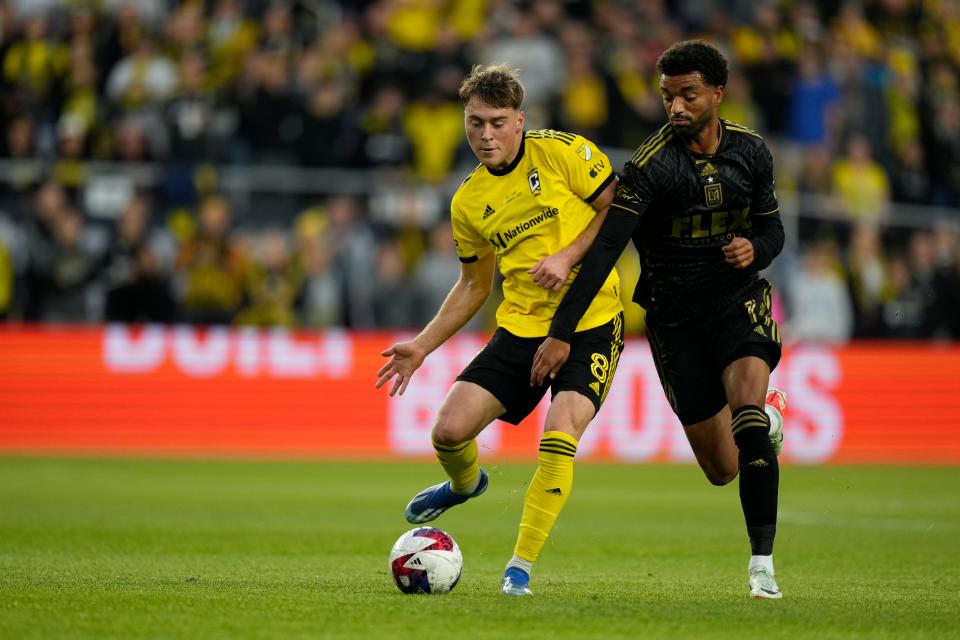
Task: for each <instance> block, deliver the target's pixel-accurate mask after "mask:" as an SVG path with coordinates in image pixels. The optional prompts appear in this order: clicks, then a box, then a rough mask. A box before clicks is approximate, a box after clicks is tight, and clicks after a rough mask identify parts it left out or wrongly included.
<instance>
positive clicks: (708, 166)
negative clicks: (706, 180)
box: [700, 160, 717, 177]
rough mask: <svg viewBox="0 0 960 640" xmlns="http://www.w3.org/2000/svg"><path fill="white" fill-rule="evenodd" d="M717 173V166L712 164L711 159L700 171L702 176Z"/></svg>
mask: <svg viewBox="0 0 960 640" xmlns="http://www.w3.org/2000/svg"><path fill="white" fill-rule="evenodd" d="M715 173H717V168H716V167H714V166H713V165H712V164H710V161H709V160H708V161H707V164H706V165H705V166H704V167H703V169H702V170H701V171H700V177H703V176H712V175H714V174H715Z"/></svg>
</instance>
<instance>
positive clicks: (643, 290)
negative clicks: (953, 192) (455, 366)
mask: <svg viewBox="0 0 960 640" xmlns="http://www.w3.org/2000/svg"><path fill="white" fill-rule="evenodd" d="M657 71H658V72H659V74H660V89H661V92H662V94H663V104H664V108H665V109H666V112H667V116H668V118H669V122H668V123H667V124H666V125H665V126H664V127H663V128H662V129H660V130H659V131H658V132H657V133H655V134H654V135H652V136H651V137H650V138H648V139H647V141H646V142H645V143H644V144H643V145H641V146H640V148H639V149H638V150H637V152H636V154H635V155H634V156H633V158H632V159H631V160H630V161H629V162H627V163H626V165H625V167H624V169H623V174H622V175H621V176H620V184H619V186H618V188H617V194H616V197H615V198H614V201H613V203H612V204H611V207H610V210H609V212H608V214H607V217H606V220H605V221H604V223H603V226H602V227H601V229H600V232H599V234H598V235H597V237H596V239H595V240H594V242H593V244H592V246H591V248H590V249H589V251H588V252H587V254H586V255H585V256H584V259H583V262H582V263H581V267H580V272H579V274H578V275H577V277H576V279H575V280H574V282H573V284H572V285H571V287H570V289H569V290H568V291H567V293H566V295H565V297H564V299H563V301H562V302H561V303H560V305H559V306H558V308H557V311H556V314H555V315H554V319H553V321H552V323H551V327H550V333H549V336H548V338H547V339H546V340H544V342H543V344H542V345H541V346H540V348H539V350H538V352H537V355H536V356H535V359H534V366H533V367H532V369H531V384H535V385H539V384H541V383H542V382H543V381H544V380H545V379H548V378H550V377H552V376H553V375H555V373H556V371H557V370H558V367H560V366H561V365H562V364H563V363H564V362H565V361H566V357H567V356H566V354H567V351H568V349H569V347H568V342H569V341H570V339H571V338H570V336H571V333H572V327H573V326H574V325H576V323H577V320H578V319H579V317H580V314H581V313H582V311H583V310H584V309H585V308H586V307H587V305H589V303H590V300H591V299H592V297H593V296H594V295H595V292H596V291H597V290H598V288H599V286H600V284H601V283H602V282H603V281H604V279H605V278H606V276H607V273H609V272H610V270H611V269H613V267H614V264H615V263H616V261H617V258H618V257H619V256H620V253H621V252H622V251H623V248H624V247H625V246H626V244H627V242H628V241H629V239H630V238H633V242H634V244H635V245H636V247H637V250H638V251H639V254H640V260H641V275H640V280H639V282H638V284H637V288H636V292H635V294H634V301H635V302H637V303H638V304H640V305H641V306H643V307H644V308H645V309H646V310H647V337H648V339H649V342H650V349H651V352H652V353H653V358H654V361H655V363H656V366H657V372H658V373H659V375H660V381H661V383H662V386H663V389H664V392H665V394H666V396H667V399H668V401H669V402H670V405H671V407H672V408H673V410H674V412H675V413H676V414H677V416H678V417H679V419H680V422H681V423H682V424H683V428H684V431H685V432H686V435H687V439H688V440H689V442H690V445H691V447H692V448H693V451H694V454H695V455H696V458H697V461H698V462H699V463H700V466H701V468H702V469H703V472H704V473H705V474H706V476H707V478H708V479H709V480H710V482H712V483H713V484H715V485H724V484H727V483H729V482H730V481H731V480H733V478H735V477H736V476H737V473H738V472H739V474H740V502H741V505H742V507H743V513H744V517H745V520H746V525H747V533H748V535H749V537H750V545H751V551H752V555H751V558H750V562H749V564H748V574H749V577H748V582H749V586H750V593H751V595H752V596H753V597H755V598H774V599H776V598H780V597H781V593H780V589H779V587H778V586H777V583H776V581H775V580H774V571H773V540H774V535H775V533H776V522H777V492H778V486H779V467H778V464H777V454H778V453H779V449H780V446H781V444H782V438H783V434H782V413H783V410H784V408H785V407H784V403H785V396H784V394H783V393H782V392H780V391H778V390H776V389H771V390H770V391H769V392H768V389H767V387H768V384H769V379H770V372H771V371H772V370H773V368H774V367H776V365H777V362H778V361H779V360H780V331H779V329H778V327H777V325H776V323H775V322H774V320H773V318H772V317H771V310H770V292H771V289H770V284H769V283H768V282H767V281H766V280H764V279H762V278H760V277H759V276H758V274H757V272H758V271H760V270H761V269H764V268H765V267H767V266H768V265H769V264H770V262H771V261H772V260H773V258H774V257H775V256H776V255H777V254H778V253H779V252H780V250H781V249H782V248H783V225H782V224H781V222H780V214H779V207H778V205H777V199H776V194H775V192H774V181H773V161H772V158H771V155H770V151H769V150H768V149H767V146H766V144H765V143H764V141H763V139H762V138H760V136H758V135H757V134H756V133H754V132H753V131H751V130H750V129H747V128H745V127H742V126H740V125H736V124H734V123H732V122H728V121H726V120H722V119H720V118H719V117H718V115H717V109H718V106H719V105H720V103H721V101H722V100H723V95H724V86H725V84H726V81H727V63H726V60H725V59H724V57H723V55H722V54H721V53H720V52H719V51H718V50H717V49H716V48H715V47H713V46H712V45H710V44H707V43H704V42H699V41H685V42H679V43H677V44H674V45H673V46H672V47H670V48H669V49H668V50H667V51H665V52H664V53H663V54H662V56H661V57H660V59H659V60H658V62H657ZM765 405H766V407H765Z"/></svg>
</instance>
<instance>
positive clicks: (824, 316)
mask: <svg viewBox="0 0 960 640" xmlns="http://www.w3.org/2000/svg"><path fill="white" fill-rule="evenodd" d="M789 305H790V310H791V312H790V318H791V320H790V324H789V327H787V328H786V329H785V330H787V331H789V335H790V336H791V338H793V339H795V340H813V341H823V342H846V341H847V340H849V339H850V337H851V336H852V335H853V327H854V313H853V307H852V305H851V303H850V298H849V296H848V294H847V288H846V285H845V283H844V277H843V271H842V265H841V264H840V262H839V257H838V256H837V247H836V243H835V242H834V241H833V240H831V239H822V240H819V241H817V242H815V243H814V244H812V245H811V246H809V247H808V248H807V250H806V252H805V254H804V258H803V263H802V267H801V269H800V271H799V272H797V273H796V274H795V275H794V277H793V279H792V281H791V283H790V297H789Z"/></svg>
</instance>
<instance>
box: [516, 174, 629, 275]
mask: <svg viewBox="0 0 960 640" xmlns="http://www.w3.org/2000/svg"><path fill="white" fill-rule="evenodd" d="M616 190H617V181H616V179H614V180H613V181H612V182H611V183H610V184H609V185H607V188H606V189H604V190H603V192H601V193H600V195H598V196H597V197H596V198H595V199H594V200H593V202H591V203H590V205H591V206H592V207H593V208H594V209H595V210H596V212H597V214H596V215H595V216H593V219H592V220H591V221H590V223H589V224H588V225H587V226H586V228H585V229H584V230H583V231H581V232H580V235H578V236H577V237H576V238H574V239H573V241H572V242H571V243H570V244H568V245H567V246H565V247H564V248H563V249H561V250H560V251H558V252H556V253H554V254H553V255H549V256H547V257H546V258H543V259H542V260H540V261H539V262H537V264H535V265H533V267H531V268H530V269H529V270H528V271H527V273H529V274H531V275H532V276H533V282H534V284H536V285H537V286H540V287H543V288H544V289H552V290H553V291H559V290H560V289H562V288H563V285H565V284H566V283H567V279H568V278H569V277H570V271H572V270H573V267H575V266H576V265H578V264H580V262H581V261H582V260H583V257H584V256H585V255H586V254H587V250H588V249H590V245H592V244H593V241H594V240H595V239H596V237H597V234H598V233H599V232H600V227H601V226H603V221H604V219H605V218H606V216H607V211H608V210H609V208H610V203H611V202H613V197H614V195H615V194H616Z"/></svg>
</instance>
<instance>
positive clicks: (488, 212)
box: [483, 205, 497, 220]
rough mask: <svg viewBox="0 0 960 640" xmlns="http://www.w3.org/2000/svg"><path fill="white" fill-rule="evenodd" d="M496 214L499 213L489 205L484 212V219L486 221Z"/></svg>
mask: <svg viewBox="0 0 960 640" xmlns="http://www.w3.org/2000/svg"><path fill="white" fill-rule="evenodd" d="M496 212H497V211H496V209H494V208H493V207H491V206H490V205H487V208H486V209H484V210H483V219H484V220H486V219H487V218H489V217H490V216H492V215H493V214H495V213H496Z"/></svg>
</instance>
